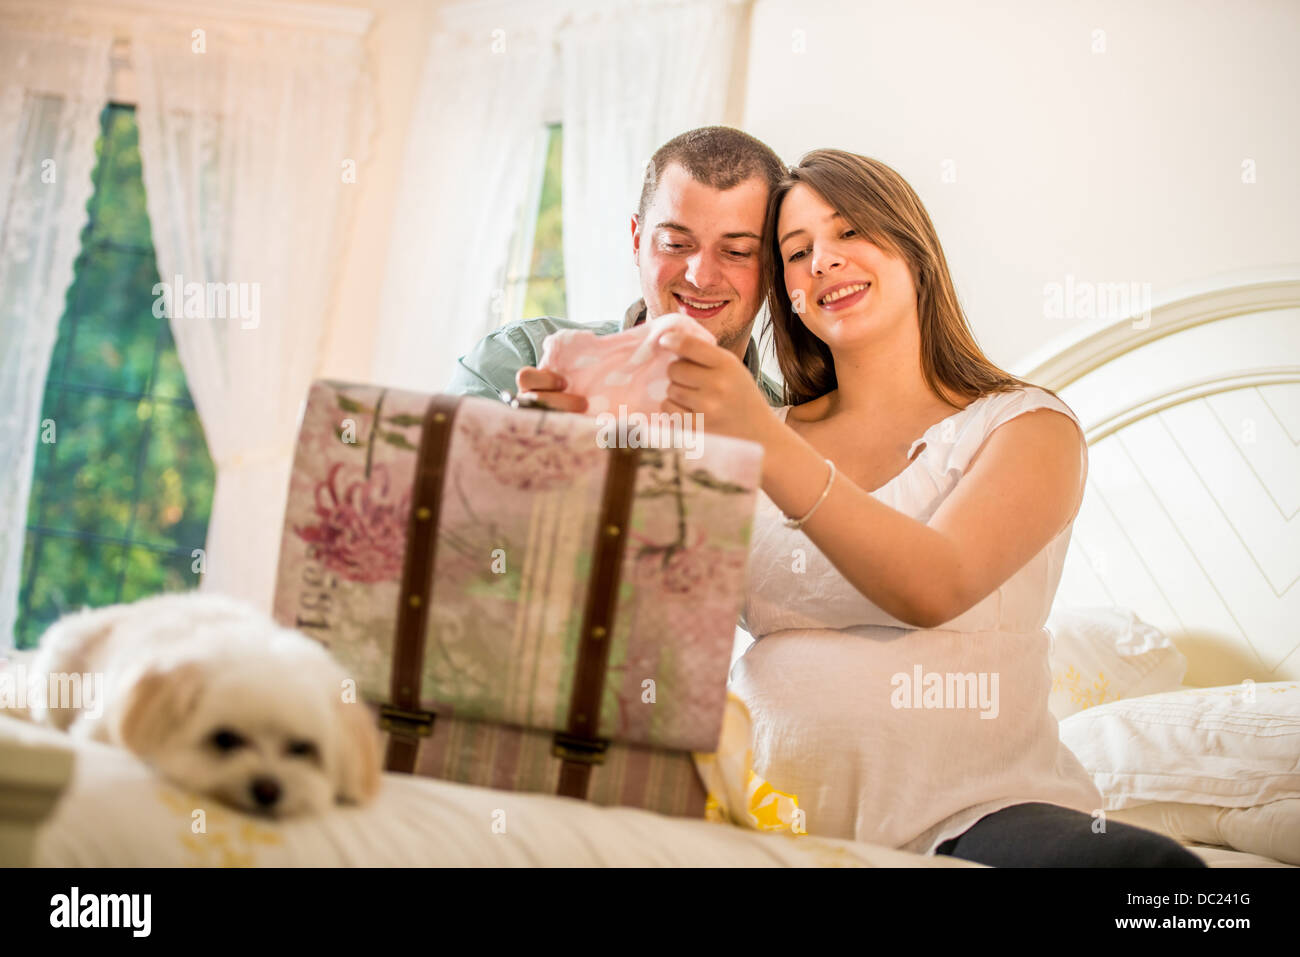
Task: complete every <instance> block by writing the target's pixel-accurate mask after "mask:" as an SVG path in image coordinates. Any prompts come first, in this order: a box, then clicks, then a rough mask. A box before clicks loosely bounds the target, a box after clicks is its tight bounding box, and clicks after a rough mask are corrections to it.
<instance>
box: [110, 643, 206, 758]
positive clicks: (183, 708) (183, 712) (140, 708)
mask: <svg viewBox="0 0 1300 957" xmlns="http://www.w3.org/2000/svg"><path fill="white" fill-rule="evenodd" d="M205 674H206V671H205V669H204V666H203V663H202V662H200V661H193V660H180V661H175V662H163V663H158V662H151V663H150V664H148V665H146V666H145V667H144V668H143V669H142V670H141V671H140V672H139V673H138V674H137V675H136V676H134V679H133V680H130V681H127V682H126V683H125V685H124V687H123V690H122V701H121V707H120V709H119V710H118V714H117V715H115V716H114V720H115V722H116V728H115V731H116V734H115V737H116V739H117V743H118V744H120V745H122V746H123V747H125V748H126V749H127V750H128V751H131V752H133V753H135V754H138V755H141V756H146V755H149V754H152V753H153V752H154V751H157V750H158V749H159V748H160V747H161V746H162V744H163V742H164V741H165V740H166V738H167V736H168V735H169V734H170V733H171V732H173V731H175V730H176V729H177V728H179V727H181V726H183V725H184V724H185V722H186V721H187V720H188V719H189V717H190V715H191V714H193V712H194V709H195V708H196V707H197V706H198V703H199V696H200V695H201V694H202V693H203V684H204V678H205Z"/></svg>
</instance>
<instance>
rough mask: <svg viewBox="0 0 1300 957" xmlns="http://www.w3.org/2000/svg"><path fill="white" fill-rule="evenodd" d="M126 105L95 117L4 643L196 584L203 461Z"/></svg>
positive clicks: (30, 641) (206, 483)
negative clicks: (65, 618) (88, 183)
mask: <svg viewBox="0 0 1300 957" xmlns="http://www.w3.org/2000/svg"><path fill="white" fill-rule="evenodd" d="M138 143H139V141H138V131H137V128H136V123H135V111H134V109H133V108H131V107H129V106H121V105H118V104H110V105H109V106H108V107H107V108H105V110H104V113H103V116H102V118H101V133H100V137H99V140H98V142H97V143H96V146H95V149H96V153H97V156H98V160H97V163H96V166H95V173H94V181H95V182H94V192H93V193H92V195H91V199H90V203H89V213H90V218H89V221H88V223H87V224H86V228H85V230H84V231H83V232H82V236H81V252H80V254H79V256H78V258H77V262H76V266H75V273H74V277H73V281H72V286H71V287H70V288H69V290H68V298H67V305H66V309H65V311H64V314H63V317H62V319H61V320H60V323H59V335H58V340H57V342H56V344H55V347H54V353H53V356H52V358H51V363H50V370H49V376H48V379H47V381H46V386H45V395H44V397H43V400H42V409H41V427H40V429H39V430H38V438H37V447H36V461H35V467H34V471H33V476H32V496H31V500H30V502H29V504H28V512H27V535H26V539H25V541H24V546H23V568H22V584H21V587H20V590H19V606H18V622H17V626H16V628H15V636H14V637H15V643H16V645H17V647H19V648H26V647H31V646H33V645H35V644H36V642H37V641H38V640H39V639H40V636H41V633H42V632H43V631H44V630H45V628H46V627H47V626H48V625H49V624H50V623H51V622H53V621H54V620H55V619H57V618H58V617H59V616H60V615H62V614H64V613H66V612H69V611H76V610H77V609H79V608H81V607H82V606H83V605H89V606H92V607H98V606H100V605H110V604H115V603H117V602H123V601H134V600H135V599H137V598H142V597H144V596H146V595H150V594H154V593H156V592H162V591H182V590H185V589H190V588H194V587H196V586H197V585H198V581H199V575H198V574H197V573H196V572H195V571H194V570H193V569H194V568H195V567H196V563H195V555H194V550H195V549H198V548H202V547H203V543H204V540H205V539H206V537H207V527H208V515H209V512H210V509H211V506H212V489H213V482H214V479H215V469H214V468H213V465H212V460H211V457H210V456H209V454H208V449H207V443H206V441H205V440H204V436H203V429H202V427H201V426H200V424H199V419H198V415H197V414H196V413H195V411H194V403H193V402H192V401H191V399H190V394H189V389H188V388H187V387H186V383H185V375H184V372H183V371H182V369H181V365H180V361H179V359H178V358H177V355H176V345H175V342H174V341H173V340H172V334H171V328H170V326H169V325H168V322H167V320H166V319H158V318H155V317H154V314H153V303H154V294H153V287H154V284H155V283H157V282H158V281H159V278H158V269H157V266H156V264H155V260H154V250H153V243H152V240H151V238H150V231H149V218H148V214H147V212H146V210H145V194H144V182H143V180H142V179H141V176H140V151H139V145H138Z"/></svg>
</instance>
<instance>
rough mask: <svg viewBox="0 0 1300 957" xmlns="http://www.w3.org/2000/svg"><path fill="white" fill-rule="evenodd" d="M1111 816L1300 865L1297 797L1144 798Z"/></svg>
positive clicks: (1186, 839)
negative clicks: (1228, 802) (1242, 800)
mask: <svg viewBox="0 0 1300 957" xmlns="http://www.w3.org/2000/svg"><path fill="white" fill-rule="evenodd" d="M1108 817H1110V819H1111V820H1114V821H1120V822H1122V823H1124V824H1133V825H1136V826H1137V827H1145V828H1146V829H1147V830H1149V831H1158V832H1160V833H1161V834H1168V835H1169V836H1170V837H1172V838H1173V839H1174V840H1175V841H1179V842H1181V843H1183V844H1211V845H1217V846H1219V847H1230V848H1232V849H1233V850H1236V851H1244V852H1245V853H1247V854H1258V855H1260V856H1262V857H1271V858H1273V859H1274V860H1276V861H1285V862H1286V863H1287V864H1296V865H1300V799H1296V798H1289V799H1287V800H1285V801H1274V802H1272V803H1271V804H1261V805H1259V806H1257V807H1209V806H1207V805H1204V804H1143V805H1141V806H1140V807H1130V808H1124V809H1123V810H1120V811H1112V812H1110V813H1109V814H1108Z"/></svg>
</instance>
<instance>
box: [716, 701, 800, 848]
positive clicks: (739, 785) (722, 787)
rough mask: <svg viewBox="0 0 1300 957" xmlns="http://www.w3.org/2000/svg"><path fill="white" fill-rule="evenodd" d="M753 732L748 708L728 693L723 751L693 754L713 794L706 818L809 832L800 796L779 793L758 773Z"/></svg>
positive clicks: (721, 740)
mask: <svg viewBox="0 0 1300 957" xmlns="http://www.w3.org/2000/svg"><path fill="white" fill-rule="evenodd" d="M752 730H753V729H752V720H751V718H750V715H749V709H748V708H746V707H745V703H744V702H743V701H741V700H740V698H738V697H737V696H736V695H735V694H733V693H731V692H728V693H727V706H726V710H725V711H724V712H723V720H722V734H721V736H720V737H719V739H718V750H717V751H715V752H713V753H712V754H709V753H706V752H703V751H693V752H691V757H692V758H693V759H694V761H695V769H696V770H697V771H698V772H699V774H700V779H701V780H702V781H703V782H704V786H705V788H707V789H708V792H709V797H708V802H707V804H706V805H705V814H706V818H707V819H708V820H710V821H715V822H718V823H720V824H734V825H738V826H740V827H748V828H753V829H754V830H756V831H788V832H789V833H791V834H806V833H807V829H806V827H805V822H804V813H803V811H801V810H800V809H799V799H798V797H797V796H796V795H794V794H786V793H785V792H784V791H778V790H777V789H776V788H774V787H772V785H771V784H769V783H768V782H767V781H765V780H763V779H762V778H761V777H759V776H758V775H757V774H755V773H754V768H753V758H754V752H753V749H752V746H751V741H752Z"/></svg>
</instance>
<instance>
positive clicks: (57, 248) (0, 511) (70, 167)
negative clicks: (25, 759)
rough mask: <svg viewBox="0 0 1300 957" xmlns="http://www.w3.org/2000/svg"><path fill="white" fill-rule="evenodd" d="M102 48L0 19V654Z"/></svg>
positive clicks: (92, 34) (92, 126) (89, 33)
mask: <svg viewBox="0 0 1300 957" xmlns="http://www.w3.org/2000/svg"><path fill="white" fill-rule="evenodd" d="M111 45H112V42H111V37H110V36H109V34H108V33H107V32H97V31H95V30H93V29H90V30H86V29H84V28H81V27H78V28H73V27H72V26H71V25H70V24H67V23H65V22H53V21H50V22H46V21H43V20H41V19H40V18H32V17H30V16H25V15H19V16H16V17H15V16H11V11H10V10H7V9H2V8H0V647H13V644H14V625H15V623H16V619H17V614H18V590H19V587H20V578H21V572H22V562H23V541H24V538H25V534H26V524H27V505H28V500H29V498H30V496H31V485H32V468H33V465H34V463H35V456H36V442H37V439H38V435H39V434H40V433H41V422H40V413H41V402H42V398H43V396H44V393H45V381H46V377H47V374H48V372H49V365H50V356H51V354H52V352H53V351H54V343H55V342H56V340H57V339H58V331H59V319H60V318H61V316H62V315H63V310H64V300H65V297H66V295H67V291H68V287H69V286H70V285H71V283H72V275H73V266H74V264H75V262H76V259H77V254H78V252H79V251H80V247H81V231H82V229H83V228H84V227H85V225H86V222H87V219H88V213H87V208H86V204H87V202H88V200H89V199H90V195H91V192H92V190H93V187H94V184H93V182H92V180H91V174H92V171H93V168H94V164H95V140H96V138H97V137H98V135H99V118H100V113H101V112H102V111H103V109H104V106H105V104H106V102H107V100H108V80H109V51H110V47H111ZM55 429H56V431H55V436H56V438H57V423H55Z"/></svg>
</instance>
